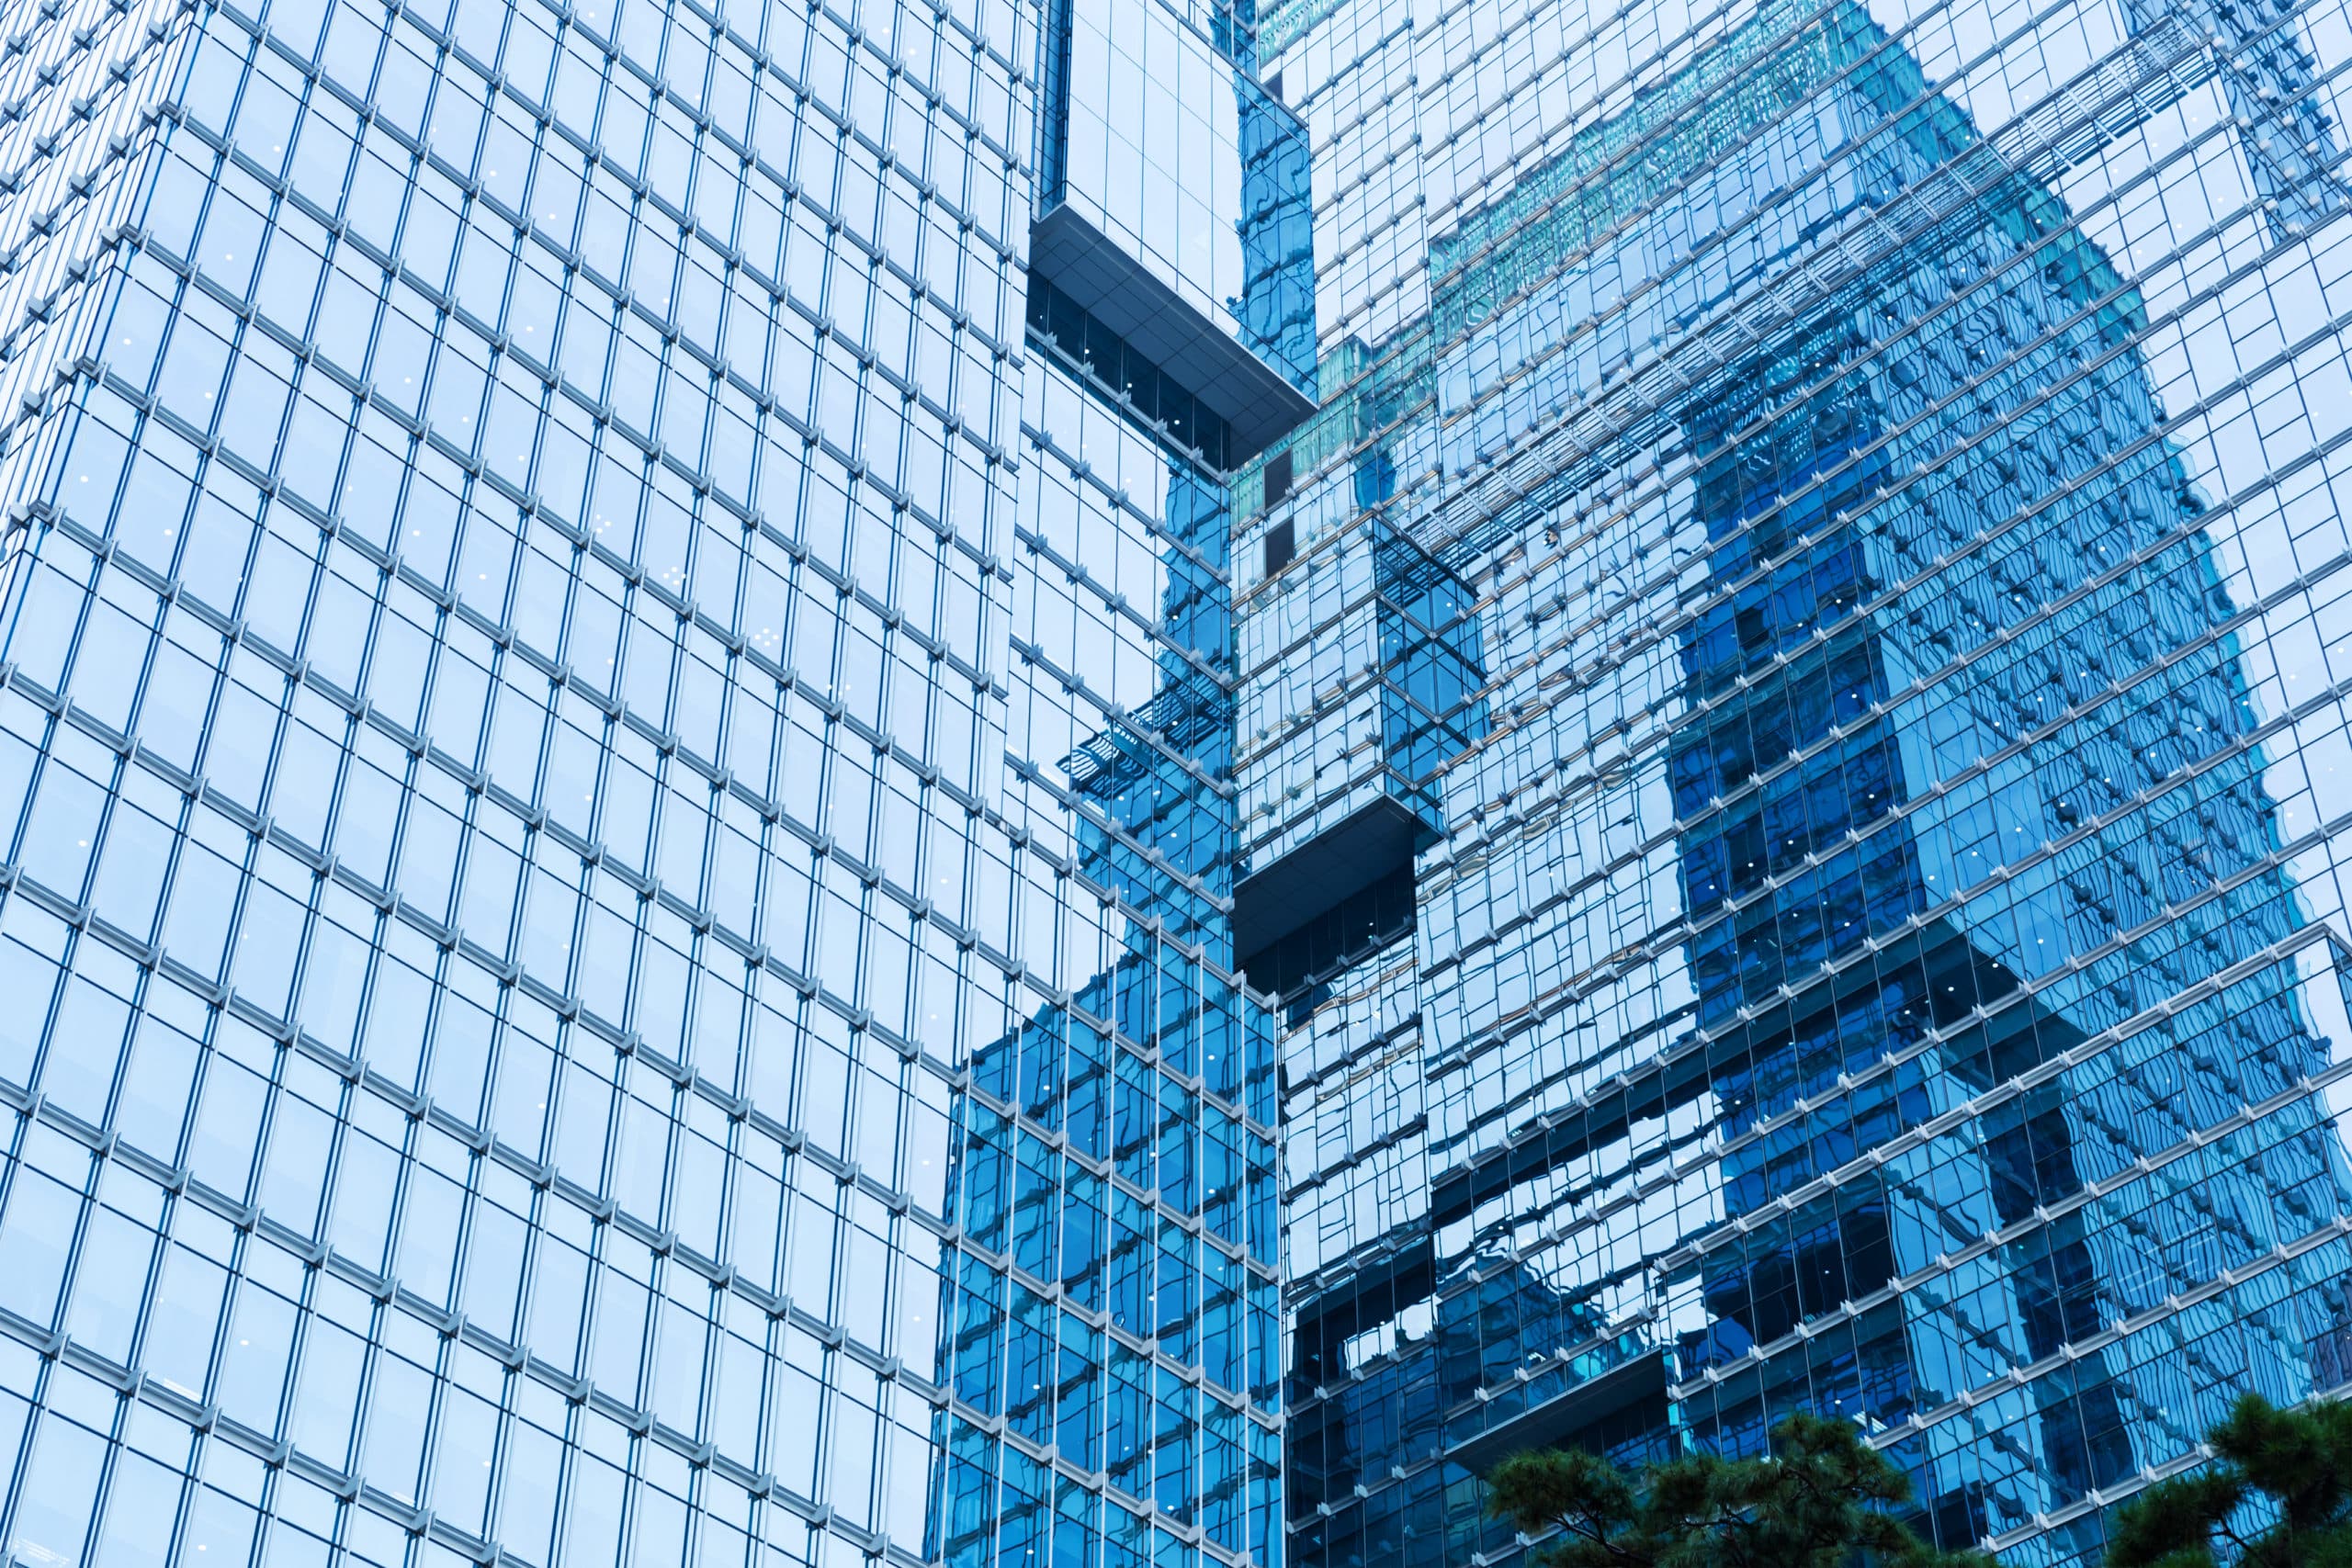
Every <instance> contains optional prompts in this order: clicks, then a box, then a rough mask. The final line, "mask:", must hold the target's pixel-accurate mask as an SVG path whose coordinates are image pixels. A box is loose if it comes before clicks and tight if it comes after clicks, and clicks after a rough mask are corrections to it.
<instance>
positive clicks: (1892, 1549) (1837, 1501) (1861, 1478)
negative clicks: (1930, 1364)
mask: <svg viewBox="0 0 2352 1568" xmlns="http://www.w3.org/2000/svg"><path fill="white" fill-rule="evenodd" d="M1910 1495H1911V1483H1910V1482H1909V1480H1908V1479H1906V1478H1905V1475H1904V1474H1903V1472H1901V1471H1899V1470H1897V1469H1896V1468H1895V1467H1894V1465H1893V1464H1892V1463H1890V1462H1889V1461H1887V1460H1886V1458H1885V1457H1884V1456H1883V1455H1882V1454H1880V1453H1879V1451H1878V1450H1875V1449H1873V1448H1871V1446H1870V1445H1869V1444H1868V1443H1865V1442H1864V1441H1862V1438H1861V1433H1860V1430H1859V1429H1858V1428H1857V1427H1855V1426H1854V1424H1853V1423H1852V1422H1850V1421H1841V1420H1837V1419H1834V1418H1829V1417H1824V1416H1790V1417H1789V1418H1788V1419H1787V1420H1785V1421H1783V1422H1781V1424H1780V1425H1779V1426H1778V1427H1774V1428H1773V1429H1772V1453H1771V1457H1770V1458H1769V1459H1749V1460H1733V1459H1723V1458H1720V1457H1718V1456H1716V1455H1713V1454H1692V1455H1689V1456H1687V1457H1685V1458H1682V1459H1677V1460H1672V1461H1668V1462H1667V1463H1664V1464H1654V1465H1651V1466H1649V1467H1648V1468H1646V1469H1645V1470H1644V1471H1643V1472H1642V1474H1641V1476H1640V1478H1639V1479H1638V1480H1634V1479H1629V1478H1628V1477H1627V1476H1626V1475H1625V1474H1624V1473H1623V1472H1621V1471H1619V1470H1618V1469H1617V1467H1616V1466H1614V1465H1612V1464H1611V1463H1610V1462H1609V1461H1606V1460H1602V1459H1596V1458H1594V1457H1593V1456H1592V1455H1590V1454H1587V1453H1579V1452H1577V1451H1574V1450H1541V1451H1537V1452H1532V1453H1522V1454H1514V1455H1513V1456H1511V1457H1510V1459H1507V1460H1505V1461H1503V1462H1502V1463H1501V1464H1499V1465H1498V1466H1497V1467H1496V1468H1495V1472H1494V1473H1493V1474H1492V1475H1491V1476H1489V1477H1487V1512H1488V1513H1489V1514H1491V1515H1493V1516H1494V1517H1498V1518H1506V1519H1509V1520H1510V1521H1511V1522H1512V1523H1513V1524H1514V1525H1516V1526H1518V1528H1519V1529H1521V1531H1523V1532H1525V1533H1526V1534H1529V1535H1536V1534H1540V1533H1542V1532H1543V1531H1545V1530H1547V1529H1552V1528H1553V1527H1555V1526H1557V1527H1558V1528H1559V1530H1560V1534H1559V1535H1557V1536H1556V1537H1555V1538H1553V1539H1552V1540H1547V1541H1545V1542H1544V1545H1543V1546H1542V1547H1540V1548H1538V1549H1537V1550H1536V1551H1535V1552H1534V1553H1533V1554H1532V1557H1533V1561H1534V1562H1538V1563H1540V1564H1543V1565H1544V1568H1856V1565H1857V1564H1860V1563H1867V1564H1871V1565H1873V1568H1993V1560H1992V1559H1991V1558H1989V1557H1985V1556H1984V1555H1983V1554H1981V1553H1978V1552H1973V1551H1968V1552H1943V1551H1937V1550H1936V1549H1935V1548H1933V1547H1931V1546H1928V1545H1927V1544H1926V1543H1925V1542H1923V1541H1921V1540H1919V1539H1918V1537H1917V1536H1915V1535H1913V1534H1912V1533H1911V1532H1910V1530H1909V1529H1905V1527H1904V1526H1903V1525H1902V1524H1901V1523H1900V1522H1899V1521H1898V1520H1896V1518H1895V1517H1894V1515H1893V1514H1892V1513H1891V1512H1890V1511H1889V1510H1891V1509H1893V1508H1894V1507H1896V1506H1900V1505H1901V1504H1903V1503H1905V1502H1906V1501H1908V1500H1909V1498H1910ZM2167 1568H2169V1565H2167ZM2346 1568H2352V1564H2347V1565H2346Z"/></svg>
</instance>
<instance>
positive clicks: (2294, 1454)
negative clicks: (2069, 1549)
mask: <svg viewBox="0 0 2352 1568" xmlns="http://www.w3.org/2000/svg"><path fill="white" fill-rule="evenodd" d="M2206 1440H2207V1441H2208V1442H2209V1443H2211V1445H2212V1448H2213V1453H2214V1456H2215V1461H2214V1462H2213V1463H2211V1464H2209V1465H2206V1466H2205V1467H2203V1468H2202V1469H2200V1470H2197V1471H2194V1472H2190V1473H2189V1474H2187V1475H2182V1476H2176V1477H2175V1478H2173V1479H2172V1480H2170V1481H2160V1482H2158V1483H2156V1484H2154V1486H2151V1487H2149V1488H2148V1489H2147V1490H2146V1491H2145V1492H2143V1493H2142V1494H2140V1495H2139V1496H2138V1497H2136V1498H2134V1499H2133V1500H2132V1501H2131V1503H2130V1504H2129V1505H2128V1506H2125V1507H2124V1508H2123V1509H2122V1510H2121V1511H2120V1513H2119V1514H2118V1515H2117V1517H2116V1521H2115V1529H2114V1533H2113V1534H2112V1535H2111V1536H2110V1537H2109V1540H2108V1547H2107V1565H2106V1568H2217V1564H2220V1563H2222V1562H2228V1563H2231V1564H2233V1565H2234V1568H2352V1408H2347V1407H2346V1406H2345V1405H2341V1404H2312V1405H2305V1406H2302V1407H2300V1408H2297V1409H2293V1410H2281V1409H2279V1408H2278V1406H2277V1405H2275V1404H2271V1403H2270V1402H2269V1401H2268V1400H2267V1399H2265V1398H2263V1397H2262V1396H2261V1395H2260V1394H2258V1393H2247V1394H2241V1395H2239V1396H2238V1402H2237V1404H2234V1405H2233V1406H2232V1407H2231V1409H2230V1414H2229V1416H2228V1418H2227V1419H2225V1420H2223V1421H2222V1424H2221V1425H2220V1426H2218V1427H2214V1428H2213V1430H2212V1431H2211V1433H2209V1434H2207V1438H2206Z"/></svg>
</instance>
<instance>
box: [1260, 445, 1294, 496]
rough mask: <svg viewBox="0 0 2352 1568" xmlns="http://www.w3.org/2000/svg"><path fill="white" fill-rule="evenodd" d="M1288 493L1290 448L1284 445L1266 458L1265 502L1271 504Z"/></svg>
mask: <svg viewBox="0 0 2352 1568" xmlns="http://www.w3.org/2000/svg"><path fill="white" fill-rule="evenodd" d="M1289 493H1290V448H1289V447H1287V446H1285V447H1283V449H1282V450H1281V451H1279V452H1277V453H1275V454H1274V455H1273V456H1272V457H1269V458H1267V459H1266V504H1267V505H1268V506H1272V505H1273V504H1274V503H1275V502H1278V501H1280V500H1282V498H1283V497H1284V496H1286V495H1288V494H1289Z"/></svg>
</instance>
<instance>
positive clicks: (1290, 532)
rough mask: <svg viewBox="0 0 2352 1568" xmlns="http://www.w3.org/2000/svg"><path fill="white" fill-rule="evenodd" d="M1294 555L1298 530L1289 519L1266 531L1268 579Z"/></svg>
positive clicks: (1286, 461)
mask: <svg viewBox="0 0 2352 1568" xmlns="http://www.w3.org/2000/svg"><path fill="white" fill-rule="evenodd" d="M1289 461H1290V459H1289V458H1288V457H1284V458H1283V462H1284V463H1285V464H1287V463H1288V462H1289ZM1296 554H1298V530H1297V529H1295V528H1294V527H1293V526H1292V525H1291V520H1290V519H1289V518H1287V517H1285V518H1283V520H1282V521H1281V522H1279V523H1277V524H1275V525H1273V526H1272V527H1271V528H1269V529H1267V530H1266V575H1267V576H1268V577H1272V576H1273V575H1274V573H1276V572H1278V571H1280V570H1282V569H1283V568H1284V567H1286V566H1288V565H1289V564H1290V562H1291V558H1292V557H1293V556H1295V555H1296Z"/></svg>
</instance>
